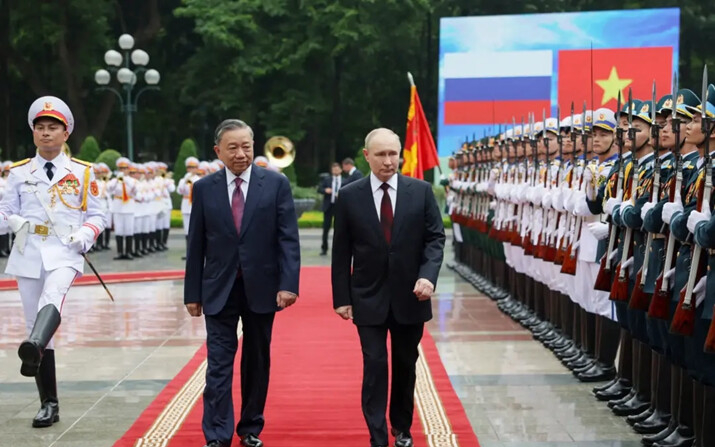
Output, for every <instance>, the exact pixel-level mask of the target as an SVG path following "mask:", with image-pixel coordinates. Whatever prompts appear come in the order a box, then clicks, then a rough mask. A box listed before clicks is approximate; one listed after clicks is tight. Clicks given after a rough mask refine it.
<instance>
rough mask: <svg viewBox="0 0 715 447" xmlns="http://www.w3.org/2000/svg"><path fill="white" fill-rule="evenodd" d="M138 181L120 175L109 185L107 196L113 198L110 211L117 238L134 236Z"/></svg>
mask: <svg viewBox="0 0 715 447" xmlns="http://www.w3.org/2000/svg"><path fill="white" fill-rule="evenodd" d="M136 184H137V181H136V180H135V179H133V178H131V177H130V176H128V175H124V174H122V173H119V174H118V175H117V177H114V178H113V179H111V180H110V181H109V183H108V184H107V194H109V195H110V196H111V198H112V199H111V200H112V201H111V205H110V210H111V211H112V218H113V220H114V232H115V234H116V235H117V236H133V235H134V212H135V203H134V196H135V195H136Z"/></svg>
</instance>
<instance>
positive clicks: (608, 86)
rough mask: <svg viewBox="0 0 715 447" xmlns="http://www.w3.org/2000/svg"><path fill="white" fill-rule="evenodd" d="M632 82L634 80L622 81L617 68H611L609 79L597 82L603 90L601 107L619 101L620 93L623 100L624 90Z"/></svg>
mask: <svg viewBox="0 0 715 447" xmlns="http://www.w3.org/2000/svg"><path fill="white" fill-rule="evenodd" d="M631 82H633V79H620V78H619V77H618V71H616V67H615V66H614V67H611V74H610V75H609V76H608V79H602V80H600V81H596V84H598V86H599V87H601V88H602V89H603V99H602V100H601V105H604V104H606V103H607V102H608V101H610V100H612V99H616V100H617V99H618V93H619V92H620V93H621V98H623V89H625V88H626V87H628V86H629V85H630V83H631Z"/></svg>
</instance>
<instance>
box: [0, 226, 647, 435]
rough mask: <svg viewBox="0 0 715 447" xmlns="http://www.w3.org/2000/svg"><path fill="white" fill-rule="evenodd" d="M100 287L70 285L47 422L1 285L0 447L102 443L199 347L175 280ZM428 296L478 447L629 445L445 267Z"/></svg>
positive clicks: (309, 254)
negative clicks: (37, 420) (55, 395)
mask: <svg viewBox="0 0 715 447" xmlns="http://www.w3.org/2000/svg"><path fill="white" fill-rule="evenodd" d="M169 245H170V250H169V251H168V252H164V253H160V254H154V255H151V256H149V257H146V258H142V259H138V260H135V261H128V262H127V261H113V260H112V259H111V258H112V257H113V256H114V253H113V252H102V253H97V254H92V255H90V256H91V258H92V260H93V261H94V262H95V264H96V265H97V268H98V269H99V270H100V271H102V272H110V271H130V270H141V269H146V270H163V269H176V268H183V262H182V261H181V256H182V254H183V249H184V239H183V235H181V234H180V233H172V235H171V237H170V244H169ZM301 246H302V257H303V265H329V263H330V259H329V257H324V256H319V254H318V253H319V251H320V250H319V247H320V232H319V230H301ZM112 247H114V241H112ZM451 258H452V252H451V247H448V252H447V253H446V259H451ZM0 267H2V268H4V261H0ZM110 287H111V288H112V292H113V294H114V296H115V298H116V302H115V303H114V304H112V303H111V302H110V301H109V300H108V299H107V297H106V296H105V294H104V291H103V290H102V289H101V287H98V286H84V287H75V288H73V289H72V290H71V292H70V294H69V296H68V298H67V301H66V304H65V309H64V312H63V314H64V315H63V323H62V327H61V329H60V331H59V332H58V335H57V343H58V351H57V361H58V365H57V367H58V377H59V380H60V383H59V395H60V406H61V417H62V420H61V422H60V423H58V424H56V425H55V426H53V427H52V428H48V429H33V428H31V426H30V423H31V420H32V417H33V416H34V415H35V412H36V411H37V408H38V401H37V391H36V389H35V384H34V381H33V380H31V379H27V378H24V377H22V376H20V374H19V371H18V367H19V361H18V359H17V354H16V349H17V345H18V343H19V342H20V341H21V339H22V338H23V335H24V322H23V319H22V310H21V306H20V301H19V297H18V295H17V292H0V446H2V447H5V446H8V447H10V446H19V445H22V446H27V447H47V446H58V447H90V446H91V447H109V446H112V444H113V443H114V441H115V440H116V439H117V438H119V437H120V436H121V435H122V434H123V433H124V432H125V431H126V430H127V428H128V427H129V426H130V425H131V424H132V422H133V421H134V420H135V419H136V417H137V416H138V415H139V414H140V413H141V412H142V410H143V409H144V408H145V407H146V406H147V405H148V404H149V403H150V402H151V401H152V400H153V399H154V397H155V396H156V395H157V393H158V392H159V391H160V390H161V389H162V388H163V387H164V385H165V384H166V383H167V382H168V381H169V380H170V379H171V378H172V377H173V376H174V375H175V374H176V373H177V372H178V371H179V370H180V369H181V367H182V366H183V365H184V364H185V363H186V362H187V361H188V360H189V358H191V356H192V355H193V354H194V352H195V350H196V349H197V348H198V347H199V346H200V345H201V344H202V343H203V340H204V325H203V320H201V319H192V318H190V317H189V316H188V315H187V314H186V312H185V310H184V306H183V298H182V283H181V281H163V282H154V283H151V282H146V283H138V284H112V285H110ZM438 292H439V295H438V296H437V297H436V299H434V300H433V306H434V311H435V318H434V319H433V320H432V321H431V322H430V323H429V324H428V329H429V330H430V332H431V333H432V334H433V336H434V338H435V340H436V342H437V346H438V348H439V351H440V354H441V356H442V359H443V361H444V364H445V366H446V368H447V372H448V373H449V375H450V378H451V379H452V383H453V385H454V387H455V390H456V391H457V394H458V396H459V397H460V399H461V400H462V403H463V405H464V407H465V409H466V411H467V415H468V416H469V418H470V421H471V422H472V425H473V427H474V430H475V432H476V433H477V436H478V437H479V440H480V443H481V445H482V446H484V447H566V446H569V447H571V446H584V447H605V446H611V447H617V446H620V447H636V446H639V445H640V442H639V439H640V438H639V437H637V436H636V435H635V434H634V433H633V432H632V431H631V429H630V427H628V425H627V424H626V423H625V421H624V420H622V419H620V418H617V417H615V416H613V415H612V414H611V413H610V411H609V410H608V409H607V408H606V406H605V405H604V404H602V403H599V402H597V401H596V400H595V399H594V398H592V397H591V394H590V389H591V386H590V385H584V384H580V383H578V382H577V381H576V380H575V379H574V378H573V377H572V376H571V374H570V373H569V372H568V371H567V370H566V369H565V368H564V367H563V366H561V364H560V363H559V362H558V361H557V360H556V359H555V358H554V357H553V355H552V354H551V353H550V352H549V351H547V350H546V349H545V348H543V347H542V346H541V344H539V343H537V342H534V341H533V340H532V339H531V336H530V333H528V332H527V331H526V330H524V329H523V328H521V327H520V326H518V325H516V324H515V323H514V322H512V321H511V320H510V319H508V318H507V317H505V316H503V315H502V314H501V313H500V312H499V311H498V310H497V309H496V307H495V305H494V303H493V302H491V301H490V300H489V299H487V298H486V297H484V296H481V295H480V294H478V293H477V292H475V290H474V289H473V288H472V287H471V286H470V285H469V284H467V283H466V282H464V281H462V280H461V279H459V278H457V277H455V276H454V275H453V274H452V272H451V271H449V270H448V269H446V268H443V270H442V275H441V277H440V283H439V285H438ZM286 317H288V316H287V315H286ZM336 318H337V317H336ZM355 405H359V402H355ZM355 423H356V424H363V421H362V420H360V421H355ZM187 447H192V446H187ZM196 447H200V446H196ZM267 447H270V446H267ZM463 447H470V446H463Z"/></svg>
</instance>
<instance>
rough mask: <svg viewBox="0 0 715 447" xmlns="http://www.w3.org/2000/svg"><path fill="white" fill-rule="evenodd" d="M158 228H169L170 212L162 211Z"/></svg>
mask: <svg viewBox="0 0 715 447" xmlns="http://www.w3.org/2000/svg"><path fill="white" fill-rule="evenodd" d="M159 228H160V229H162V230H168V229H170V228H171V210H166V211H164V214H163V215H162V216H161V225H160V226H159Z"/></svg>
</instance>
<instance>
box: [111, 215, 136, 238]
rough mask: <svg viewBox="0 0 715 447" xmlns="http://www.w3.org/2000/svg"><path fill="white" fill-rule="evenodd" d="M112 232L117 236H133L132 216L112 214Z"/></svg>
mask: <svg viewBox="0 0 715 447" xmlns="http://www.w3.org/2000/svg"><path fill="white" fill-rule="evenodd" d="M113 218H114V232H115V233H116V235H117V236H134V214H129V213H121V214H114V215H113Z"/></svg>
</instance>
